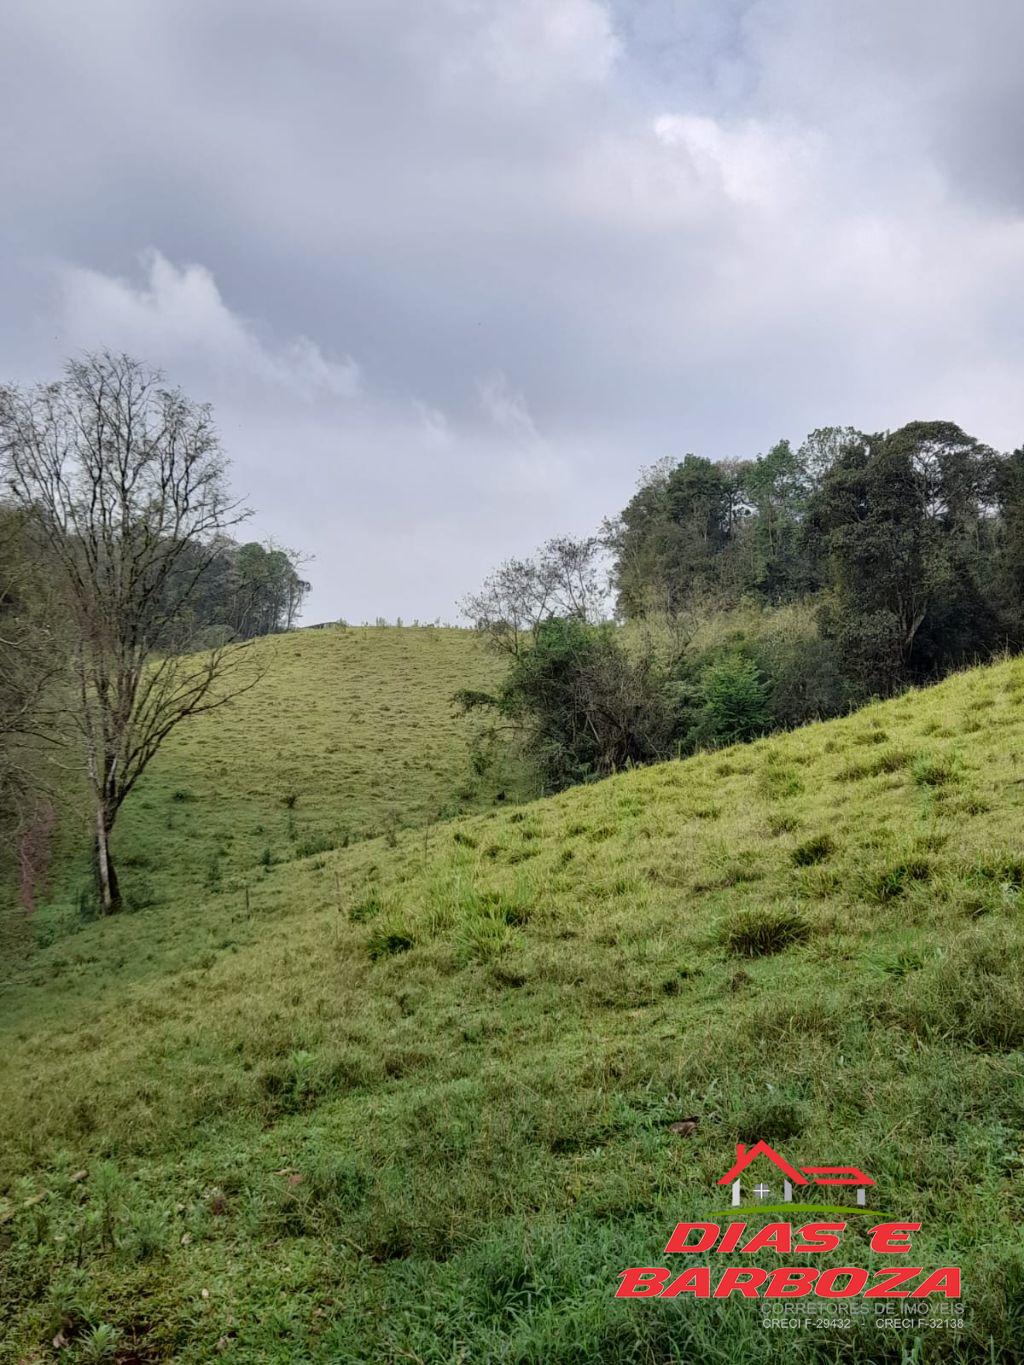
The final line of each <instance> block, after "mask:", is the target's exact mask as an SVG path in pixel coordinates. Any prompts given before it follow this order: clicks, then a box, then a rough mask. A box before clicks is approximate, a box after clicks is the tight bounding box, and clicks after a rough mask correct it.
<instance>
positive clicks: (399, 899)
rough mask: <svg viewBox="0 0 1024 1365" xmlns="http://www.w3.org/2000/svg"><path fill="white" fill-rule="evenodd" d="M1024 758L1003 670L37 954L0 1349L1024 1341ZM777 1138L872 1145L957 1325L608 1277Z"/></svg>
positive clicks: (644, 1260)
mask: <svg viewBox="0 0 1024 1365" xmlns="http://www.w3.org/2000/svg"><path fill="white" fill-rule="evenodd" d="M1022 784H1024V662H1022V661H1011V662H1007V663H1003V664H999V665H996V666H993V667H990V668H986V669H980V670H975V671H973V672H970V673H965V674H962V675H959V676H956V677H954V678H951V679H948V680H947V681H946V682H944V683H942V684H941V685H939V686H937V687H935V688H932V689H929V690H927V691H920V692H917V693H912V694H909V695H907V696H904V697H901V698H899V699H897V700H894V701H891V702H888V703H885V704H880V705H875V706H872V707H869V708H867V709H866V710H863V711H861V712H859V713H857V714H855V715H852V716H850V717H847V718H845V719H843V720H840V721H834V722H830V723H828V724H823V725H816V726H810V727H807V728H805V729H803V730H800V731H795V732H793V733H790V734H786V735H781V736H777V737H774V738H772V739H769V740H763V741H760V742H757V743H755V744H751V745H748V746H740V747H736V748H734V749H731V750H727V751H721V752H718V753H714V754H707V755H701V756H698V757H696V758H693V759H689V760H686V761H683V762H679V763H669V764H664V765H661V766H658V767H655V768H651V769H647V770H643V771H636V772H631V773H627V774H624V775H622V776H620V777H617V778H614V779H612V780H609V781H607V782H603V783H600V784H596V785H594V786H592V787H588V788H583V789H576V790H574V791H571V792H567V793H564V794H562V795H561V796H558V797H556V798H552V799H547V800H543V801H539V802H535V803H533V804H530V805H527V806H523V807H520V808H518V809H516V810H510V811H502V812H493V811H492V812H488V813H484V814H479V815H475V816H470V817H466V818H463V819H460V820H456V821H454V822H451V823H449V824H446V825H443V826H437V827H434V828H433V829H426V830H425V831H418V832H405V833H400V834H398V835H397V838H396V839H394V840H392V841H391V842H392V843H394V846H393V847H392V846H389V841H388V840H386V839H376V840H370V841H367V842H364V843H362V844H359V845H356V846H353V847H350V848H348V849H346V850H341V851H334V852H330V853H322V854H317V855H314V856H311V857H308V858H306V859H304V860H299V861H293V862H290V863H288V864H285V865H279V866H275V867H272V868H271V869H270V870H269V871H268V875H267V876H266V877H265V878H264V879H263V880H262V881H261V882H260V883H259V885H258V886H257V887H256V888H255V889H253V890H251V891H250V895H249V898H248V901H246V898H245V896H244V895H243V893H242V892H240V891H230V892H229V891H227V890H222V891H221V892H220V893H219V894H211V895H210V896H209V897H207V898H206V899H205V900H204V901H203V902H202V904H196V903H195V902H194V900H193V899H192V898H185V899H183V900H182V901H180V902H179V903H176V904H174V905H168V906H164V907H161V908H159V909H154V910H151V911H147V912H144V913H141V914H138V915H134V916H131V917H124V918H122V919H119V920H116V921H114V920H111V921H107V922H103V923H97V924H94V925H92V926H90V927H88V928H87V929H86V930H84V931H83V932H82V933H80V934H79V935H77V937H76V938H74V939H73V940H67V941H65V942H63V943H61V944H56V945H54V946H53V947H51V948H49V949H45V950H42V951H40V952H39V953H38V954H37V956H36V958H35V959H34V962H33V965H32V975H31V980H30V981H29V982H26V983H24V984H20V985H17V986H15V987H13V988H12V989H10V990H9V991H8V992H7V995H6V1000H5V1013H6V1019H5V1023H4V1026H3V1034H2V1039H0V1047H2V1049H3V1055H4V1057H5V1060H6V1065H5V1075H4V1082H3V1089H4V1094H3V1103H2V1105H0V1142H2V1151H3V1167H2V1169H3V1180H4V1182H5V1183H4V1189H5V1193H6V1197H7V1204H6V1209H7V1212H8V1214H10V1217H9V1218H8V1220H7V1221H6V1223H5V1224H4V1228H3V1230H4V1232H5V1233H6V1236H7V1238H8V1242H9V1244H8V1248H7V1251H6V1255H5V1258H4V1268H3V1282H4V1296H5V1303H4V1308H5V1313H4V1316H5V1318H6V1320H7V1321H8V1323H9V1324H10V1325H9V1327H8V1329H7V1336H6V1338H4V1339H3V1340H4V1342H5V1346H6V1349H7V1351H8V1356H7V1357H5V1358H11V1359H17V1358H18V1357H19V1353H21V1354H26V1355H27V1354H29V1353H31V1352H37V1353H45V1352H46V1351H47V1349H48V1343H50V1342H51V1341H52V1340H53V1339H54V1337H55V1335H56V1334H58V1333H59V1334H60V1336H61V1339H62V1340H63V1341H65V1342H67V1343H69V1344H70V1346H72V1347H74V1349H75V1350H76V1351H86V1350H94V1351H95V1350H99V1349H106V1348H107V1347H108V1346H109V1350H110V1355H109V1358H110V1359H121V1360H123V1361H126V1362H127V1361H129V1360H135V1361H138V1360H162V1359H169V1358H172V1357H173V1358H174V1359H176V1360H182V1361H207V1360H210V1359H217V1358H220V1357H221V1356H222V1355H223V1356H224V1358H226V1359H231V1360H238V1361H253V1362H255V1361H295V1360H302V1361H325V1362H326V1361H331V1362H336V1361H337V1362H347V1361H351V1362H355V1361H409V1360H413V1361H429V1362H441V1361H445V1362H448V1361H472V1362H476V1361H490V1360H495V1361H496V1360H508V1361H517V1362H519V1361H530V1362H537V1363H538V1365H540V1362H544V1363H545V1365H552V1362H555V1363H558V1362H565V1363H566V1365H568V1362H577V1361H590V1360H601V1361H645V1362H656V1361H657V1362H661V1361H666V1360H669V1359H671V1360H686V1361H691V1360H693V1361H701V1362H722V1363H723V1365H734V1362H739V1361H743V1362H748V1361H749V1362H759V1361H781V1360H787V1361H811V1360H814V1361H817V1360H865V1361H868V1360H870V1361H876V1360H889V1359H892V1360H897V1361H898V1360H904V1359H906V1360H909V1359H914V1360H925V1361H927V1360H958V1361H964V1362H967V1361H977V1360H982V1359H984V1360H992V1361H996V1360H1007V1361H1009V1360H1015V1359H1019V1358H1020V1355H1021V1353H1022V1352H1024V1318H1022V1312H1024V1310H1022V1307H1021V1294H1020V1289H1021V1286H1022V1283H1024V1277H1022V1258H1021V1242H1020V1225H1021V1220H1022V1216H1024V1198H1022V1183H1021V1174H1022V1171H1021V1168H1022V1144H1024V1051H1022V1048H1024V978H1022V975H1021V972H1020V966H1019V963H1020V956H1021V948H1022V945H1024V917H1022V906H1021V894H1022V886H1024V850H1022V849H1021V839H1020V832H1021V831H1020V793H1021V786H1022ZM140 963H145V964H146V965H145V970H144V971H143V970H142V969H140V966H139V964H140ZM690 1117H693V1118H696V1119H697V1120H698V1122H697V1124H696V1128H695V1130H694V1131H692V1132H689V1133H679V1132H675V1131H673V1130H672V1128H671V1124H672V1123H673V1122H676V1121H678V1120H682V1119H685V1118H690ZM758 1139H765V1140H767V1141H769V1142H771V1143H773V1144H775V1145H777V1146H778V1147H780V1148H781V1149H783V1150H784V1151H785V1152H786V1153H787V1155H789V1156H790V1157H791V1158H792V1159H799V1160H801V1162H802V1163H803V1164H814V1163H815V1162H818V1163H822V1164H839V1163H842V1164H849V1163H855V1164H857V1165H858V1166H861V1167H863V1168H864V1169H866V1170H868V1171H869V1172H870V1173H871V1174H872V1176H873V1177H874V1179H875V1180H876V1181H877V1191H873V1192H872V1198H873V1199H874V1200H877V1206H878V1207H879V1208H881V1209H884V1210H887V1211H891V1212H893V1213H894V1214H895V1215H896V1216H898V1217H900V1218H909V1219H912V1220H914V1221H917V1222H920V1223H921V1224H922V1230H921V1232H920V1233H918V1234H917V1236H916V1238H915V1241H914V1251H915V1258H914V1259H915V1264H919V1265H921V1266H924V1267H931V1266H944V1265H956V1266H962V1268H963V1275H964V1292H963V1299H964V1310H963V1321H964V1324H965V1325H964V1327H963V1329H962V1330H959V1329H954V1328H952V1327H950V1328H947V1329H944V1330H941V1331H932V1332H930V1333H920V1332H919V1333H917V1334H916V1335H917V1336H919V1337H920V1341H919V1342H918V1344H917V1345H915V1344H914V1337H915V1333H914V1332H913V1331H911V1332H910V1333H909V1334H907V1333H903V1332H901V1331H899V1330H896V1329H894V1330H892V1331H889V1332H882V1331H880V1330H879V1329H877V1328H876V1327H875V1325H874V1322H873V1319H871V1318H868V1319H864V1320H854V1321H853V1323H852V1325H851V1326H849V1327H848V1328H846V1329H845V1330H843V1331H836V1332H832V1333H827V1332H815V1331H813V1330H812V1331H785V1332H782V1331H775V1332H773V1331H771V1330H765V1329H764V1328H763V1327H762V1326H761V1316H762V1315H761V1312H760V1311H759V1305H758V1304H756V1303H751V1302H748V1301H745V1300H740V1301H738V1302H737V1301H736V1300H729V1301H727V1302H719V1303H714V1302H713V1303H699V1302H692V1301H690V1302H688V1301H687V1300H686V1298H685V1297H684V1298H681V1299H676V1300H672V1301H670V1302H666V1303H659V1302H654V1301H651V1302H643V1301H640V1302H631V1301H620V1300H616V1299H615V1298H614V1297H613V1295H614V1289H615V1285H616V1283H617V1277H618V1274H619V1272H620V1271H621V1270H622V1269H624V1268H625V1267H626V1266H631V1265H662V1264H665V1263H666V1262H665V1260H664V1257H663V1248H664V1245H665V1241H666V1240H667V1236H668V1233H669V1232H670V1230H671V1228H672V1227H673V1226H674V1225H675V1223H676V1222H677V1221H679V1220H690V1219H700V1218H707V1217H708V1215H709V1214H710V1213H712V1212H713V1211H715V1210H718V1209H720V1208H721V1207H722V1201H723V1196H722V1193H721V1191H720V1190H719V1189H718V1187H717V1185H716V1181H717V1180H718V1178H719V1177H720V1176H721V1174H722V1172H723V1171H724V1170H725V1169H726V1167H727V1166H729V1165H730V1164H731V1162H732V1159H733V1151H734V1144H736V1143H737V1142H743V1143H752V1142H755V1141H757V1140H758ZM82 1172H85V1174H84V1175H82ZM30 1201H32V1202H30ZM851 1223H852V1224H853V1227H852V1229H851V1234H850V1235H851V1237H852V1238H853V1247H854V1250H853V1251H851V1250H850V1247H849V1245H848V1246H847V1247H846V1249H845V1251H844V1252H843V1253H842V1254H843V1255H845V1257H846V1258H848V1259H847V1260H846V1261H845V1262H844V1261H839V1262H836V1261H835V1260H834V1258H833V1259H832V1260H830V1259H829V1257H823V1258H822V1259H821V1264H822V1265H823V1266H824V1265H827V1264H836V1263H839V1264H842V1263H846V1264H854V1265H856V1264H859V1263H861V1262H864V1263H871V1264H873V1265H877V1264H879V1258H878V1257H877V1256H872V1255H871V1253H869V1252H868V1250H867V1240H866V1239H867V1236H868V1233H869V1231H870V1228H869V1223H870V1220H864V1221H863V1222H862V1223H861V1224H858V1223H857V1222H856V1220H855V1219H851ZM851 1256H853V1257H859V1258H860V1259H859V1260H858V1259H853V1260H850V1259H849V1258H850V1257H851ZM746 1259H747V1260H751V1259H753V1260H754V1261H755V1262H757V1261H758V1260H759V1258H758V1257H756V1256H755V1257H753V1258H750V1257H748V1258H746ZM760 1259H761V1261H762V1262H763V1263H764V1264H766V1265H771V1264H773V1263H775V1264H777V1263H778V1261H779V1257H778V1256H777V1255H775V1254H774V1253H762V1256H761V1258H760ZM796 1259H797V1260H799V1259H800V1258H796ZM803 1259H804V1260H806V1258H803ZM108 1329H109V1334H108V1335H104V1333H107V1332H108ZM97 1332H99V1333H100V1340H99V1345H98V1346H97V1345H96V1338H97ZM31 1358H45V1354H44V1355H42V1356H33V1357H31ZM83 1358H84V1357H83Z"/></svg>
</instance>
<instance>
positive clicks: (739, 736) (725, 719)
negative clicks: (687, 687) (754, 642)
mask: <svg viewBox="0 0 1024 1365" xmlns="http://www.w3.org/2000/svg"><path fill="white" fill-rule="evenodd" d="M702 691H703V695H704V706H703V712H702V716H701V722H700V725H699V731H700V734H701V737H702V738H706V739H707V740H709V741H710V742H711V743H713V744H721V745H725V744H735V743H738V742H739V741H741V740H747V739H753V738H754V737H755V736H756V735H763V734H764V733H765V731H766V730H768V729H769V728H770V726H771V708H770V705H769V699H768V684H767V682H766V681H765V679H764V677H763V675H762V674H761V672H760V670H759V669H758V667H757V665H756V664H755V663H754V662H753V660H751V659H746V658H744V657H743V656H742V655H740V654H731V655H727V656H726V657H725V658H724V659H722V660H720V661H719V662H718V663H716V664H713V665H712V667H711V668H710V669H709V670H708V671H707V673H706V674H705V676H704V681H703V687H702Z"/></svg>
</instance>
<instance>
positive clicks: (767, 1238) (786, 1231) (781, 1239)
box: [743, 1223, 793, 1255]
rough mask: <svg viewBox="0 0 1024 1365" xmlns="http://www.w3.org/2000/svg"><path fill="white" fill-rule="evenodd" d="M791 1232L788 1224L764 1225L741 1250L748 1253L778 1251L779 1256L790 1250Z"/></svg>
mask: <svg viewBox="0 0 1024 1365" xmlns="http://www.w3.org/2000/svg"><path fill="white" fill-rule="evenodd" d="M792 1233H793V1230H792V1228H791V1227H790V1226H789V1224H788V1223H766V1224H765V1225H764V1227H763V1228H762V1229H761V1230H760V1232H755V1233H754V1235H753V1237H751V1239H750V1241H749V1242H748V1243H747V1244H746V1246H745V1247H744V1248H743V1253H744V1255H746V1253H747V1252H748V1251H778V1252H779V1253H780V1254H781V1253H782V1252H786V1251H789V1250H790V1247H791V1244H792V1241H793V1236H792Z"/></svg>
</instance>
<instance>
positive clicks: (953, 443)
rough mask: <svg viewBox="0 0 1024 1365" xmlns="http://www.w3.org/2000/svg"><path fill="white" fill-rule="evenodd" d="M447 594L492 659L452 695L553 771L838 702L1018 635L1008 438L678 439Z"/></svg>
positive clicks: (1021, 557)
mask: <svg viewBox="0 0 1024 1365" xmlns="http://www.w3.org/2000/svg"><path fill="white" fill-rule="evenodd" d="M602 557H604V562H605V563H606V564H607V566H608V574H607V578H606V579H605V578H603V577H602V573H601V567H600V566H601V564H602ZM570 587H571V588H572V589H573V590H572V591H569V588H570ZM581 588H585V591H581ZM464 610H465V612H466V614H467V615H468V616H469V617H470V619H471V620H473V621H474V623H475V624H477V625H478V626H479V627H480V628H482V629H483V630H484V631H485V632H486V633H487V634H488V636H489V638H490V639H491V641H492V643H493V644H494V646H495V647H497V648H499V649H504V650H505V651H506V653H508V654H509V658H510V668H509V672H508V674H507V676H506V678H505V681H504V683H503V685H502V687H501V688H500V689H499V690H498V691H497V692H496V693H495V694H493V695H491V696H486V697H485V696H482V695H479V694H475V695H470V694H464V695H463V696H462V697H461V701H462V702H463V704H464V705H466V706H468V707H470V708H479V707H483V708H487V709H488V710H489V711H490V712H491V714H492V715H496V716H497V717H500V719H501V720H502V721H503V722H504V723H505V724H507V725H510V726H512V727H513V728H514V729H516V730H517V732H518V733H519V735H520V736H521V737H522V738H523V739H524V741H525V742H526V744H527V746H528V747H529V748H530V749H531V750H532V752H533V753H534V755H535V757H536V758H537V759H538V760H539V763H540V767H541V770H542V772H543V773H544V775H545V778H546V781H547V783H548V785H549V786H551V787H553V788H557V787H560V786H564V785H566V784H567V783H569V782H572V781H579V780H585V779H587V778H589V777H594V776H601V775H604V774H606V773H608V772H611V771H614V770H615V769H616V768H619V767H622V766H624V765H627V764H629V763H634V762H643V761H649V760H652V759H656V758H663V757H666V756H670V755H672V754H677V753H686V752H692V751H693V750H694V749H696V748H701V747H707V746H710V745H715V744H722V743H731V742H733V741H735V740H737V739H746V738H751V737H753V736H755V735H758V734H763V733H766V732H768V731H770V730H773V729H778V728H785V727H788V726H792V725H796V724H801V723H803V722H805V721H808V720H813V719H821V718H825V717H827V716H831V715H836V714H840V713H841V712H843V711H845V710H847V709H849V708H850V707H851V706H855V705H859V704H862V703H863V702H864V701H865V700H867V699H869V698H871V697H876V696H877V697H884V696H890V695H892V694H893V693H895V692H897V691H899V690H901V689H903V688H905V687H908V686H911V685H915V684H920V683H925V682H929V681H932V680H935V679H937V678H940V677H942V676H944V675H945V674H946V673H948V672H949V671H950V670H951V669H955V668H957V667H961V666H963V665H966V664H969V663H973V662H977V661H981V660H985V659H988V658H991V657H993V656H994V655H995V654H997V653H999V652H1001V651H1018V650H1020V649H1021V647H1022V645H1024V449H1020V450H1016V451H1013V452H1011V453H1000V452H997V451H995V450H993V449H991V448H990V447H989V446H987V445H985V444H983V443H982V442H980V441H978V440H977V439H976V438H974V437H972V436H969V435H967V434H966V433H965V432H964V431H963V430H961V428H959V427H958V426H956V425H954V424H953V423H951V422H937V421H936V422H912V423H910V424H908V425H907V426H904V427H902V428H900V429H899V430H897V431H893V432H883V433H876V434H866V433H863V432H860V431H857V430H856V429H854V428H851V427H838V428H825V429H821V430H818V431H815V432H813V433H812V434H811V435H810V436H809V437H808V438H807V439H806V440H805V441H804V442H803V443H802V444H801V445H799V446H797V447H794V446H793V445H792V444H791V443H790V442H788V441H780V442H778V443H777V444H776V445H775V446H773V447H772V448H771V449H770V450H769V451H768V453H767V454H764V455H759V456H758V457H756V458H755V459H750V460H731V461H720V462H713V461H711V460H708V459H705V458H702V457H700V456H697V455H693V454H688V455H686V456H685V457H684V458H683V459H682V460H678V461H671V460H669V461H664V462H662V463H660V464H658V465H656V466H654V467H653V468H651V469H648V470H646V471H644V472H643V474H642V475H641V479H640V482H639V486H638V488H637V491H636V492H635V494H634V495H633V497H632V498H631V499H630V500H629V502H628V503H627V505H626V507H625V508H623V510H622V511H621V512H620V513H619V514H618V515H617V516H614V517H611V518H609V519H608V520H607V521H606V522H605V523H604V525H603V527H602V532H601V535H600V536H595V537H591V538H586V539H584V540H569V539H563V540H560V541H553V542H551V543H550V544H549V545H548V546H546V547H545V548H544V550H543V551H541V552H540V553H539V554H538V555H537V556H535V557H534V558H533V559H531V560H526V561H515V560H513V561H508V562H506V563H505V564H504V565H502V566H500V568H499V569H497V570H496V571H495V572H494V573H493V574H492V575H491V576H490V577H489V578H488V579H487V581H486V583H485V584H484V587H483V588H482V589H481V590H480V592H478V593H476V594H474V595H473V596H471V597H470V598H468V599H467V600H466V602H465V604H464Z"/></svg>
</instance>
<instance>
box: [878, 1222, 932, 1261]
mask: <svg viewBox="0 0 1024 1365" xmlns="http://www.w3.org/2000/svg"><path fill="white" fill-rule="evenodd" d="M920 1231H921V1224H920V1223H879V1225H878V1227H876V1228H875V1230H874V1232H873V1233H872V1234H871V1250H872V1251H878V1252H881V1254H882V1255H883V1256H887V1255H889V1254H890V1253H891V1254H892V1255H896V1256H901V1255H903V1254H904V1253H905V1252H907V1251H909V1250H910V1233H912V1232H920Z"/></svg>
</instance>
